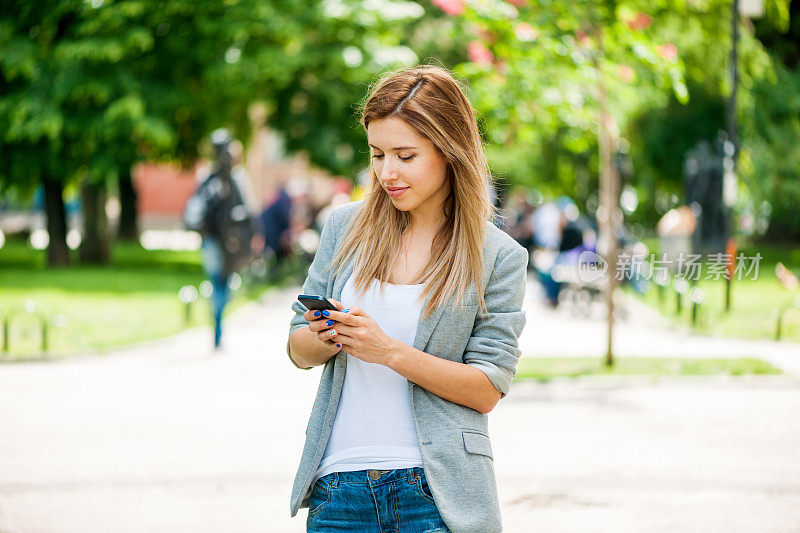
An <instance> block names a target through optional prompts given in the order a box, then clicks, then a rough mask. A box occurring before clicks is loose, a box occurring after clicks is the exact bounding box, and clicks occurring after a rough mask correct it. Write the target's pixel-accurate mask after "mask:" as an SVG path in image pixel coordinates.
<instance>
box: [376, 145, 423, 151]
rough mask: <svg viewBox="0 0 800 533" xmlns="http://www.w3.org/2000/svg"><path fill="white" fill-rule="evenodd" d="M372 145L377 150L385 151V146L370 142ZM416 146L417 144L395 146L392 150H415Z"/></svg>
mask: <svg viewBox="0 0 800 533" xmlns="http://www.w3.org/2000/svg"><path fill="white" fill-rule="evenodd" d="M370 146H372V147H373V148H375V149H376V150H380V151H383V148H378V147H377V146H375V145H374V144H370ZM416 148H417V147H416V146H395V147H394V148H392V150H394V151H395V152H399V151H400V150H414V149H416Z"/></svg>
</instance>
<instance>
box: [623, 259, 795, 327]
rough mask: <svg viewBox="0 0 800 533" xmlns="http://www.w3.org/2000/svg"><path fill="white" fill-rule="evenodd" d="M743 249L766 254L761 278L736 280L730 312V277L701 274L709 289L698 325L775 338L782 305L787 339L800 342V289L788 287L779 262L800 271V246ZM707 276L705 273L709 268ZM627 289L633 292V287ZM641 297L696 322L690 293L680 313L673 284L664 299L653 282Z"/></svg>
mask: <svg viewBox="0 0 800 533" xmlns="http://www.w3.org/2000/svg"><path fill="white" fill-rule="evenodd" d="M655 249H657V248H655ZM740 252H741V253H743V254H745V256H748V257H752V256H755V254H756V253H760V254H761V256H762V259H761V262H760V265H759V272H758V277H757V279H755V280H753V279H749V278H746V279H742V280H741V281H739V280H736V279H734V280H733V282H732V286H731V310H730V311H725V282H724V281H723V280H703V279H701V280H700V281H699V282H698V283H697V286H698V287H700V288H701V289H702V290H703V292H704V293H705V301H704V303H703V305H702V306H701V307H700V314H699V316H698V323H697V325H696V326H695V329H696V330H697V331H699V332H701V333H705V334H709V335H717V336H723V337H739V338H750V339H774V338H775V329H776V320H775V313H776V311H777V310H778V309H781V310H783V311H784V315H783V325H782V335H781V338H782V339H784V340H788V341H794V342H800V309H798V308H797V307H795V305H794V302H795V299H796V298H797V297H800V294H798V293H797V292H795V293H790V292H789V291H787V290H786V289H785V288H783V287H782V286H781V284H780V283H779V282H778V279H777V278H776V276H775V265H776V264H777V263H778V261H782V262H783V264H784V265H785V266H786V267H787V268H788V269H789V270H791V271H793V272H794V273H796V274H797V273H800V248H798V249H789V248H781V247H776V246H758V247H747V248H743V249H741V250H740ZM702 277H705V272H704V274H703V276H702ZM626 290H629V291H630V292H631V293H633V291H632V290H631V289H630V286H627V288H626ZM640 297H641V299H642V300H643V301H644V302H645V303H647V304H649V305H651V306H653V307H655V308H657V309H659V310H660V311H661V313H662V314H663V315H664V316H666V317H668V318H669V319H670V320H672V321H673V322H674V323H677V324H681V325H687V326H690V325H691V324H692V322H691V307H690V306H689V305H688V298H684V305H683V306H682V307H683V309H682V312H681V313H680V314H678V313H677V305H676V294H675V291H674V290H672V289H671V288H667V290H666V291H665V295H664V301H663V302H662V301H661V300H660V298H659V295H658V291H657V290H656V287H655V286H653V285H652V284H651V289H650V290H649V291H647V292H646V293H645V294H644V295H642V296H640Z"/></svg>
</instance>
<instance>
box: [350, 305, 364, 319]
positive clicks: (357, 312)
mask: <svg viewBox="0 0 800 533" xmlns="http://www.w3.org/2000/svg"><path fill="white" fill-rule="evenodd" d="M349 314H350V315H353V316H363V317H369V315H368V314H367V313H365V312H364V310H363V309H361V308H360V307H359V306H357V305H351V306H350V313H349Z"/></svg>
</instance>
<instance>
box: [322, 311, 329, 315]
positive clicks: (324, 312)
mask: <svg viewBox="0 0 800 533" xmlns="http://www.w3.org/2000/svg"><path fill="white" fill-rule="evenodd" d="M322 316H331V314H330V313H329V312H327V311H323V312H322Z"/></svg>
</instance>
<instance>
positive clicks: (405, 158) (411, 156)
mask: <svg viewBox="0 0 800 533" xmlns="http://www.w3.org/2000/svg"><path fill="white" fill-rule="evenodd" d="M415 156H416V154H414V155H410V156H408V157H400V159H402V160H403V161H411V160H412V159H414V157H415ZM398 157H399V156H398Z"/></svg>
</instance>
